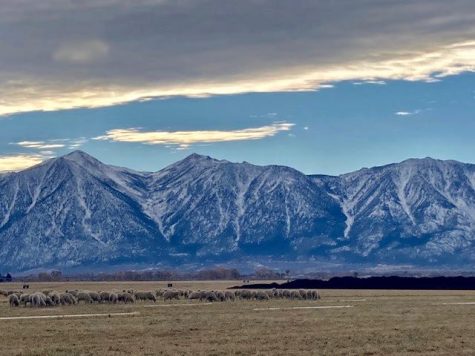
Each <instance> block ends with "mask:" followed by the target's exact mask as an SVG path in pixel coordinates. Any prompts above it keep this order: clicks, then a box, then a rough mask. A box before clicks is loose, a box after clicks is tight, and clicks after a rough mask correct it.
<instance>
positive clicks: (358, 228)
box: [0, 151, 475, 271]
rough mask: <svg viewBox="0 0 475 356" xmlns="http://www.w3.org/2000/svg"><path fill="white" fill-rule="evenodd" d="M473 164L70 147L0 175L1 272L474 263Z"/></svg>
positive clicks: (474, 176)
mask: <svg viewBox="0 0 475 356" xmlns="http://www.w3.org/2000/svg"><path fill="white" fill-rule="evenodd" d="M473 239H475V166H474V165H469V164H463V163H459V162H455V161H438V160H433V159H420V160H415V159H414V160H407V161H404V162H402V163H399V164H391V165H388V166H384V167H375V168H371V169H363V170H360V171H357V172H353V173H349V174H345V175H342V176H338V177H332V176H317V175H315V176H306V175H304V174H303V173H301V172H298V171H296V170H294V169H292V168H288V167H283V166H262V167H261V166H255V165H252V164H249V163H246V162H244V163H231V162H228V161H224V160H215V159H212V158H210V157H205V156H200V155H197V154H193V155H191V156H189V157H187V158H185V159H184V160H182V161H179V162H177V163H175V164H173V165H171V166H169V167H166V168H165V169H163V170H161V171H158V172H155V173H148V172H135V171H132V170H128V169H124V168H118V167H112V166H108V165H105V164H103V163H101V162H99V161H97V160H96V159H94V158H93V157H91V156H89V155H87V154H85V153H84V152H80V151H75V152H73V153H71V154H68V155H66V156H63V157H59V158H55V159H51V160H49V161H46V162H44V163H42V164H40V165H38V166H35V167H32V168H30V169H27V170H25V171H22V172H18V173H10V174H4V175H2V176H0V270H4V269H9V270H14V271H18V270H26V269H32V268H52V267H55V268H64V267H74V266H89V267H91V268H94V266H104V265H121V264H133V263H140V264H142V265H156V264H166V265H172V264H177V263H183V262H193V261H195V262H201V263H213V262H225V261H230V260H239V259H245V258H251V257H252V258H255V259H259V258H261V257H262V258H264V257H265V258H266V259H269V258H270V259H279V260H281V261H285V260H289V261H290V260H293V261H295V260H302V261H307V260H328V261H337V262H339V263H365V264H375V263H390V264H397V263H411V264H419V265H426V264H437V263H445V264H449V265H456V264H461V263H465V264H467V263H469V264H470V263H472V256H473V252H475V251H473V249H474V246H475V245H474V244H473V242H472V241H473Z"/></svg>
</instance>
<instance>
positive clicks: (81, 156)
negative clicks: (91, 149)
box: [59, 150, 101, 165]
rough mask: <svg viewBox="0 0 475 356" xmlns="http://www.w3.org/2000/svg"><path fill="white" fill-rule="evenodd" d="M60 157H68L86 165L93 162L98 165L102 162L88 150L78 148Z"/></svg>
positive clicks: (69, 159)
mask: <svg viewBox="0 0 475 356" xmlns="http://www.w3.org/2000/svg"><path fill="white" fill-rule="evenodd" d="M59 158H64V159H67V160H68V161H73V162H75V163H77V164H80V165H84V164H93V165H97V164H101V162H100V161H99V160H98V159H96V158H94V157H93V156H91V155H89V154H87V153H86V152H84V151H81V150H76V151H72V152H70V153H68V154H66V155H64V156H62V157H59Z"/></svg>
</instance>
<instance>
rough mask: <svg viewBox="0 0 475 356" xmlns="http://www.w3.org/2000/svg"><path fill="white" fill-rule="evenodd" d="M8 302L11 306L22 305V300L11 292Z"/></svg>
mask: <svg viewBox="0 0 475 356" xmlns="http://www.w3.org/2000/svg"><path fill="white" fill-rule="evenodd" d="M8 303H10V306H11V307H18V306H19V305H20V300H19V299H18V297H17V295H16V294H10V295H9V296H8Z"/></svg>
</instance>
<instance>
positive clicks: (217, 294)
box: [214, 291, 226, 302]
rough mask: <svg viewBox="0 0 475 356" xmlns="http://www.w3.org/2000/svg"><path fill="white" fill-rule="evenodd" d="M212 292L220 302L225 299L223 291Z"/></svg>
mask: <svg viewBox="0 0 475 356" xmlns="http://www.w3.org/2000/svg"><path fill="white" fill-rule="evenodd" d="M214 294H216V298H218V301H220V302H224V301H225V300H226V296H225V295H224V293H223V292H219V291H218V292H215V293H214Z"/></svg>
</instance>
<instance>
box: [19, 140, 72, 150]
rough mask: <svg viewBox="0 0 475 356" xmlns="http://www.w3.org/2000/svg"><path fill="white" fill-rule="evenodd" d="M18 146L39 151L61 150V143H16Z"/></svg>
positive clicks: (62, 145)
mask: <svg viewBox="0 0 475 356" xmlns="http://www.w3.org/2000/svg"><path fill="white" fill-rule="evenodd" d="M16 144H17V145H18V146H21V147H25V148H36V149H39V150H51V149H54V148H63V147H64V146H65V145H64V144H62V143H47V142H45V141H20V142H17V143H16Z"/></svg>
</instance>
